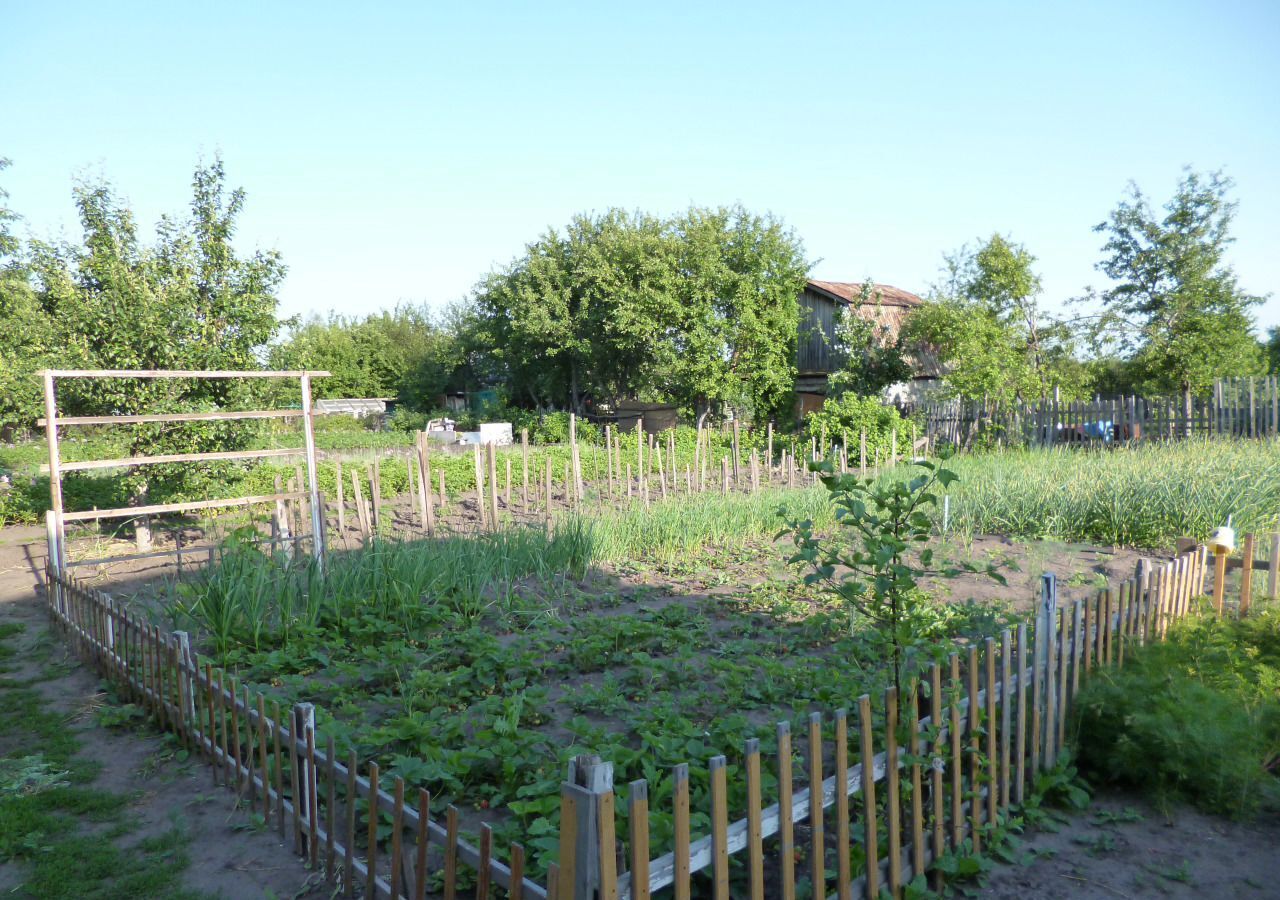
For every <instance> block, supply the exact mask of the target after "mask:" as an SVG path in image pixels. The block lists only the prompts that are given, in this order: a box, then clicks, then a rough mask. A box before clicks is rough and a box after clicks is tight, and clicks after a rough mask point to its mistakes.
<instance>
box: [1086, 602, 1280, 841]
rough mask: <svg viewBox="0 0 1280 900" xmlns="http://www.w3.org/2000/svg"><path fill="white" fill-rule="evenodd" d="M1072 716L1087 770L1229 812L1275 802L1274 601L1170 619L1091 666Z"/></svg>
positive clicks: (1277, 698) (1279, 773) (1277, 645)
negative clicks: (1151, 635) (1139, 642)
mask: <svg viewBox="0 0 1280 900" xmlns="http://www.w3.org/2000/svg"><path fill="white" fill-rule="evenodd" d="M1075 717H1076V722H1075V727H1076V730H1077V734H1078V738H1077V744H1078V747H1079V750H1080V763H1081V767H1082V769H1083V770H1084V771H1085V773H1086V775H1087V776H1089V777H1090V778H1092V779H1095V780H1097V781H1103V782H1110V783H1115V784H1120V785H1124V786H1126V787H1131V788H1137V789H1139V790H1142V791H1146V792H1149V793H1151V794H1152V795H1153V796H1154V797H1155V799H1156V800H1157V802H1161V803H1167V802H1169V801H1172V800H1185V801H1188V802H1190V803H1192V804H1194V805H1196V806H1197V807H1200V808H1201V809H1203V810H1205V811H1207V812H1213V813H1219V814H1222V815H1226V816H1231V817H1233V818H1246V817H1250V816H1252V815H1254V814H1256V813H1258V812H1260V811H1261V810H1263V809H1268V808H1280V609H1275V608H1273V609H1271V610H1269V611H1267V612H1264V613H1263V614H1261V615H1257V616H1254V617H1252V618H1249V619H1246V620H1243V621H1235V620H1230V619H1226V620H1223V619H1218V618H1216V617H1214V616H1212V615H1206V616H1202V617H1197V618H1192V619H1190V620H1187V621H1185V622H1182V623H1179V624H1177V625H1175V626H1174V627H1173V628H1172V630H1171V631H1170V634H1169V636H1168V638H1167V640H1165V641H1164V642H1161V643H1157V644H1152V645H1148V646H1146V647H1142V648H1140V649H1137V650H1136V651H1135V652H1134V653H1133V654H1132V655H1131V656H1129V657H1128V658H1126V660H1125V665H1124V668H1122V669H1118V670H1104V671H1099V672H1096V673H1095V674H1094V675H1093V676H1092V678H1091V679H1090V681H1089V683H1088V685H1087V686H1086V687H1085V688H1084V690H1083V691H1082V692H1081V694H1080V698H1079V702H1078V704H1077V706H1076V713H1075Z"/></svg>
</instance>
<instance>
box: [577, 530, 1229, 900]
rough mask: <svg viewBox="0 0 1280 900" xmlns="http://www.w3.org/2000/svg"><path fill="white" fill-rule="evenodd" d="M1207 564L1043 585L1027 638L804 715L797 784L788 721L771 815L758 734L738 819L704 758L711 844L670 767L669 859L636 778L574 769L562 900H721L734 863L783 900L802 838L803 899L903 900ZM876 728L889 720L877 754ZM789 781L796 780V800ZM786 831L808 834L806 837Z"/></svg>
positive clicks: (721, 779)
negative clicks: (622, 827)
mask: <svg viewBox="0 0 1280 900" xmlns="http://www.w3.org/2000/svg"><path fill="white" fill-rule="evenodd" d="M1207 566H1208V560H1207V555H1206V552H1205V550H1204V549H1203V548H1201V547H1194V548H1192V549H1189V550H1187V551H1186V552H1184V553H1182V554H1181V555H1179V556H1178V557H1177V558H1176V559H1174V560H1173V561H1171V562H1169V563H1166V564H1164V565H1160V566H1157V567H1150V566H1143V567H1142V568H1141V569H1140V571H1139V572H1138V574H1136V575H1135V576H1134V577H1133V578H1131V579H1129V580H1127V581H1125V582H1124V583H1122V584H1121V585H1119V586H1118V588H1117V589H1115V590H1111V589H1108V590H1104V591H1101V592H1100V593H1098V594H1097V595H1096V596H1094V597H1091V598H1090V599H1088V600H1087V601H1077V602H1075V603H1074V604H1072V605H1071V606H1070V607H1066V608H1060V607H1059V606H1058V605H1057V589H1056V582H1055V580H1054V577H1053V576H1052V575H1051V574H1050V575H1046V576H1045V579H1044V592H1043V601H1042V603H1041V606H1040V609H1039V613H1038V617H1037V622H1036V625H1035V627H1034V629H1033V630H1031V631H1030V633H1028V629H1027V626H1026V625H1019V626H1018V627H1017V628H1016V629H1006V630H1005V631H1004V632H1003V633H1002V634H1001V635H1000V636H999V637H998V638H988V639H986V640H985V642H984V643H983V644H982V646H976V645H972V644H970V645H968V646H964V647H958V648H956V650H955V651H954V652H951V653H950V654H949V655H948V656H947V659H946V664H945V665H939V664H937V663H935V664H932V665H930V666H929V667H928V669H927V670H925V671H924V672H921V673H919V677H918V678H916V679H913V680H912V683H911V686H910V687H909V688H907V689H905V694H906V695H905V696H899V694H898V690H897V689H896V688H894V687H890V688H888V689H887V690H886V691H885V692H884V695H883V697H882V698H876V700H875V701H873V698H872V697H871V696H869V695H864V696H862V697H860V698H858V700H857V708H856V710H854V712H853V715H852V716H851V715H850V714H849V712H848V711H846V710H843V709H842V710H837V711H836V712H835V713H834V715H832V716H830V717H827V716H823V715H822V714H820V713H814V714H812V715H811V716H810V719H809V723H808V735H807V740H806V745H805V749H804V754H803V757H802V760H803V761H802V770H803V771H802V773H801V774H800V775H799V776H798V777H797V775H796V773H795V772H793V765H794V757H795V755H796V748H794V747H793V744H792V734H791V731H790V728H789V726H788V724H787V723H786V722H783V723H779V725H778V728H777V733H776V734H777V754H776V757H775V763H776V772H775V775H776V778H777V784H778V792H777V796H776V798H775V802H773V803H772V804H771V805H769V806H767V807H766V806H764V803H765V799H764V797H763V796H762V793H763V792H762V787H761V781H762V779H761V772H762V765H763V763H762V753H761V748H760V743H759V741H758V740H754V739H752V740H748V741H747V742H746V744H745V745H744V747H743V751H742V766H741V772H742V777H743V779H744V782H745V784H744V785H743V787H744V790H743V791H742V792H741V793H743V794H745V797H746V809H745V810H744V811H743V812H744V813H745V814H744V815H743V817H742V818H738V819H736V820H731V818H730V813H729V809H728V796H729V786H728V781H727V771H728V763H727V760H726V758H725V757H724V756H716V757H714V758H712V759H711V760H709V761H708V762H707V764H706V771H707V772H708V774H709V779H710V808H709V809H707V810H704V811H703V812H705V813H707V814H708V816H709V818H710V821H711V830H710V833H709V834H706V835H701V836H697V837H694V836H693V835H692V834H691V830H690V829H691V825H690V823H691V811H690V809H689V766H688V764H684V765H680V766H677V767H675V769H674V770H673V772H672V775H671V779H672V786H673V791H672V796H673V801H672V808H671V810H670V813H671V815H672V818H673V822H674V832H675V840H674V849H673V850H672V852H670V853H667V854H664V855H661V856H658V857H656V858H650V855H649V852H648V848H649V843H650V841H649V833H650V816H649V806H648V796H649V786H648V783H647V782H646V781H643V780H639V781H634V782H632V783H631V784H630V785H628V788H627V792H626V796H625V797H621V796H618V795H617V794H616V793H615V790H614V788H613V785H612V767H611V766H610V764H609V763H608V762H601V761H599V760H596V759H594V758H580V759H579V760H578V761H577V764H576V765H575V766H573V767H571V771H570V779H569V781H567V782H566V783H565V784H564V786H563V792H562V826H561V837H560V840H561V845H560V846H561V850H560V862H561V866H562V869H563V871H564V873H565V874H564V876H563V877H562V878H561V881H560V892H559V895H558V896H559V898H560V900H589V898H591V897H593V896H599V897H601V898H620V900H633V898H634V900H640V898H648V897H650V896H651V895H652V894H653V893H654V892H656V891H659V890H663V889H666V888H668V887H670V888H672V889H673V894H674V897H675V898H677V900H688V898H690V897H691V896H693V895H694V888H695V884H696V885H697V887H698V891H699V893H698V895H699V896H702V895H709V896H711V897H714V898H716V900H728V898H729V897H730V893H731V892H730V875H729V872H730V860H731V858H732V857H734V856H735V855H737V856H740V857H742V856H744V857H745V859H744V860H743V864H744V865H745V877H746V883H747V889H746V890H747V893H746V894H745V895H746V896H750V897H751V898H752V900H762V898H764V897H766V896H770V897H781V898H783V900H792V898H794V897H795V896H796V890H797V872H796V851H797V850H798V849H800V848H801V846H802V845H803V844H805V843H807V845H808V846H807V848H806V849H807V851H808V854H807V855H808V865H809V869H810V871H809V878H810V881H811V885H812V888H813V889H812V892H811V895H812V896H823V897H828V896H830V897H834V898H838V900H848V898H852V897H854V896H859V897H861V896H865V897H868V898H875V897H878V896H879V895H880V891H881V889H882V888H887V889H888V890H889V891H890V892H891V893H892V894H893V895H894V896H900V894H901V891H902V888H903V886H904V885H905V884H907V883H908V882H909V881H911V880H912V879H913V878H914V877H915V875H916V874H917V873H923V872H927V871H928V869H929V866H930V864H931V863H932V861H933V860H935V859H938V858H940V857H941V856H943V855H944V854H947V853H949V852H952V851H956V850H960V849H961V848H962V847H963V848H965V849H966V850H971V851H973V852H981V851H982V847H983V842H984V840H985V839H986V838H987V833H986V832H987V828H988V827H989V826H990V825H991V824H992V823H993V822H995V821H997V820H998V818H999V817H1000V816H1002V815H1003V814H1004V813H1005V812H1006V811H1007V810H1008V808H1009V807H1010V806H1011V805H1014V804H1018V803H1020V802H1022V800H1023V799H1024V798H1025V796H1026V795H1027V792H1028V790H1029V788H1030V785H1031V783H1032V782H1033V781H1034V778H1035V776H1036V773H1038V772H1039V771H1042V770H1045V769H1049V768H1052V767H1053V766H1054V765H1055V763H1056V761H1057V759H1058V757H1059V755H1060V754H1061V752H1062V749H1063V746H1064V740H1065V737H1066V728H1067V721H1068V716H1069V711H1070V709H1071V706H1072V703H1073V701H1074V699H1075V697H1076V695H1077V693H1078V692H1079V690H1080V687H1081V684H1082V682H1083V681H1084V680H1085V678H1086V677H1087V675H1088V673H1089V672H1090V670H1091V669H1093V668H1095V667H1102V666H1112V665H1114V666H1120V665H1123V663H1124V656H1125V653H1126V649H1127V648H1129V647H1130V646H1132V645H1134V644H1141V643H1146V642H1149V641H1156V640H1160V639H1161V638H1162V637H1163V636H1164V634H1165V633H1166V631H1167V629H1168V627H1169V625H1170V623H1171V622H1173V621H1175V620H1177V619H1180V618H1182V617H1184V616H1186V615H1187V614H1188V613H1189V612H1191V611H1192V609H1193V607H1194V604H1193V601H1194V599H1195V598H1196V597H1197V596H1200V595H1202V594H1203V593H1204V591H1203V585H1204V579H1205V575H1206V572H1207V571H1208V568H1207ZM1214 593H1215V595H1218V594H1220V593H1221V589H1220V588H1215V591H1214ZM1029 642H1030V643H1029ZM926 687H927V690H926V689H925V688H926ZM877 701H878V702H877ZM876 722H883V723H884V727H883V729H882V730H879V733H882V734H883V735H884V738H883V743H882V746H880V747H877V746H876V734H877V731H878V729H876V728H875V723H876ZM851 740H856V747H851V745H850V741H851ZM851 751H852V752H853V753H854V754H856V757H857V760H858V761H857V762H856V763H853V764H851V763H850V760H851ZM828 766H830V769H831V772H830V774H826V771H825V770H826V768H827V767H828ZM797 781H799V782H800V783H801V784H803V785H805V786H803V787H801V788H800V789H799V790H794V788H795V787H796V782H797ZM621 803H626V804H627V806H628V817H627V820H628V823H629V829H630V833H629V835H628V841H627V846H626V850H625V853H623V852H622V851H621V850H619V845H618V843H617V842H616V834H615V822H614V815H615V809H616V807H617V806H618V805H620V804H621ZM798 829H803V830H804V831H805V832H807V837H806V838H805V839H804V840H803V841H800V842H798V841H797V830H798ZM882 835H883V837H884V840H883V842H882ZM767 841H769V842H770V843H768V844H767V843H766V842H767ZM855 842H860V843H861V845H862V858H864V859H868V860H873V861H875V862H874V863H873V864H872V865H870V866H867V867H866V870H865V871H864V872H863V873H862V874H861V875H858V876H857V877H854V874H853V869H852V860H853V856H854V853H853V851H854V846H853V845H854V843H855ZM831 853H833V854H834V856H832V855H831ZM583 857H586V858H587V860H588V861H589V862H588V864H585V865H584V864H583V863H582V859H583ZM766 866H768V871H767V870H766ZM624 869H625V871H624ZM828 872H834V877H833V878H829V877H828V875H827V873H828ZM570 873H573V874H572V875H571V874H570ZM696 873H706V874H705V877H704V880H703V881H700V882H697V883H695V882H694V881H693V876H694V875H695V874H696ZM833 890H834V893H830V892H831V891H833ZM735 893H737V892H736V891H735Z"/></svg>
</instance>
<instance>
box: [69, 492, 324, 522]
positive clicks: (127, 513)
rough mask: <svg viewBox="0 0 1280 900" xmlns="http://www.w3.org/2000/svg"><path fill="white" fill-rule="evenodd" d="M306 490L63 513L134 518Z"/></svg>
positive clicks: (84, 518)
mask: <svg viewBox="0 0 1280 900" xmlns="http://www.w3.org/2000/svg"><path fill="white" fill-rule="evenodd" d="M307 496H308V494H307V492H306V491H286V492H285V493H283V494H259V495H258V496H256V497H230V498H228V499H226V500H188V501H186V502H184V503H153V504H151V505H150V506H124V507H121V508H120V509H86V510H81V511H79V512H69V513H63V514H62V521H64V522H88V521H92V520H95V519H132V518H134V517H136V516H154V515H159V514H160V513H170V512H190V511H193V510H197V509H220V508H225V507H228V506H248V505H250V504H253V503H274V502H275V501H277V500H302V499H304V498H306V497H307Z"/></svg>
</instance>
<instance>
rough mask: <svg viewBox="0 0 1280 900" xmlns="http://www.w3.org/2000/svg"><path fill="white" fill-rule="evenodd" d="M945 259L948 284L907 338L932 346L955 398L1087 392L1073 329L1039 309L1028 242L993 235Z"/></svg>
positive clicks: (1001, 399)
mask: <svg viewBox="0 0 1280 900" xmlns="http://www.w3.org/2000/svg"><path fill="white" fill-rule="evenodd" d="M944 259H945V270H944V271H945V278H944V283H943V284H942V285H940V286H937V287H935V288H934V291H933V294H934V296H933V298H932V300H931V302H929V303H927V304H925V306H924V307H922V308H920V309H918V310H915V311H914V312H912V314H911V316H910V317H909V318H908V319H907V321H906V324H905V325H904V328H903V335H904V336H903V342H904V343H906V344H908V345H911V344H924V345H926V346H929V347H932V348H933V349H934V351H935V352H936V353H937V354H938V356H939V358H940V360H941V361H942V362H943V363H944V365H945V366H946V369H947V375H946V390H947V391H948V392H949V393H950V394H951V395H952V396H958V397H964V398H967V399H979V398H987V399H988V400H990V401H994V402H997V403H1009V402H1012V401H1014V400H1016V399H1034V398H1038V397H1042V396H1045V395H1046V394H1048V393H1050V392H1052V390H1053V388H1054V387H1055V386H1056V387H1058V388H1059V389H1060V394H1061V395H1062V396H1063V397H1064V398H1065V399H1072V398H1075V397H1077V396H1080V395H1082V394H1083V393H1084V389H1085V384H1084V382H1085V376H1086V373H1085V372H1084V370H1083V369H1082V368H1081V366H1080V365H1079V363H1077V362H1076V361H1075V359H1074V355H1073V348H1072V345H1071V341H1070V334H1069V332H1068V330H1067V328H1066V327H1065V326H1064V325H1063V324H1062V323H1060V322H1056V321H1054V320H1052V319H1051V318H1050V317H1048V316H1047V315H1046V313H1045V312H1044V310H1043V309H1041V308H1040V304H1039V296H1040V293H1041V286H1040V276H1039V275H1038V274H1036V273H1035V272H1034V271H1033V269H1032V266H1033V265H1034V263H1035V260H1036V258H1035V257H1034V256H1033V255H1031V253H1030V252H1029V251H1028V250H1027V249H1026V248H1025V247H1023V246H1021V245H1020V244H1015V243H1012V242H1011V241H1010V240H1008V239H1007V238H1005V237H1004V236H1002V235H999V234H994V235H992V236H991V237H990V238H989V239H988V240H987V241H986V242H985V243H984V244H982V245H981V246H980V247H978V248H977V249H976V250H974V249H971V248H969V247H968V246H965V247H961V248H960V249H959V250H958V251H956V253H954V254H952V255H951V256H947V257H945V258H944Z"/></svg>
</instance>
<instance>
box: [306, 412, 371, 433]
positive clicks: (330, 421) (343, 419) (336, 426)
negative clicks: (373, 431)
mask: <svg viewBox="0 0 1280 900" xmlns="http://www.w3.org/2000/svg"><path fill="white" fill-rule="evenodd" d="M311 427H312V429H313V430H314V431H315V433H316V434H335V433H337V434H346V433H351V432H367V431H369V420H368V419H357V418H355V417H354V416H348V415H346V414H345V413H344V414H335V415H324V416H316V417H315V418H314V419H312V420H311Z"/></svg>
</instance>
